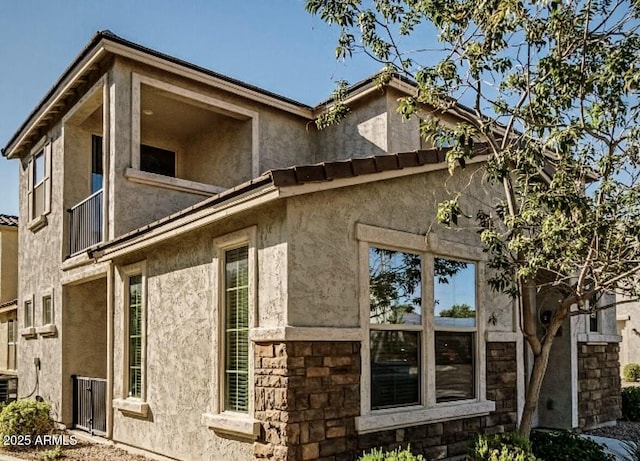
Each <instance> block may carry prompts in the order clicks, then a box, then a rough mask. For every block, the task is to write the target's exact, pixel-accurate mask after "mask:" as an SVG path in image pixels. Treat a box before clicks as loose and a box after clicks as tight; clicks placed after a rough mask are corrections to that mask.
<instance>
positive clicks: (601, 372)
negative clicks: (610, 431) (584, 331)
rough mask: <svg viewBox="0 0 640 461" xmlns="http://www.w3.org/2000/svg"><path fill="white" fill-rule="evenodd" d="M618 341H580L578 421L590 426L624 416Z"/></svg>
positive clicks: (608, 422) (587, 427) (582, 426)
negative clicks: (595, 342)
mask: <svg viewBox="0 0 640 461" xmlns="http://www.w3.org/2000/svg"><path fill="white" fill-rule="evenodd" d="M619 353H620V346H619V345H618V343H608V344H606V345H605V344H602V345H600V344H598V345H593V344H586V343H580V344H578V390H579V392H578V424H579V426H580V427H581V428H583V429H589V428H593V427H598V426H604V425H607V424H614V423H615V421H616V420H618V419H620V418H621V417H622V406H621V405H622V403H621V397H620V362H619Z"/></svg>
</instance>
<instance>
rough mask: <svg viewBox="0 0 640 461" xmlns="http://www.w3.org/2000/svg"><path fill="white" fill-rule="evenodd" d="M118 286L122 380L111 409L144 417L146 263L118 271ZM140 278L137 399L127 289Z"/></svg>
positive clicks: (145, 403) (128, 266)
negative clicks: (133, 385) (133, 391)
mask: <svg viewBox="0 0 640 461" xmlns="http://www.w3.org/2000/svg"><path fill="white" fill-rule="evenodd" d="M118 272H119V276H120V286H121V287H122V302H121V303H120V305H121V306H122V316H121V319H122V361H121V366H122V376H121V381H120V383H121V384H120V386H121V387H120V398H116V399H114V400H113V406H114V408H117V409H119V410H120V411H122V412H123V413H125V414H132V415H135V416H142V417H146V416H147V414H148V411H149V405H148V403H147V312H148V310H147V309H148V304H147V303H148V277H147V262H146V261H140V262H137V263H133V264H129V265H127V266H124V267H120V268H119V271H118ZM136 276H140V278H141V280H140V283H141V289H142V295H141V300H140V304H141V311H142V312H141V314H140V317H141V343H142V344H141V354H142V356H141V365H140V370H141V389H140V395H139V396H132V395H129V394H130V382H129V378H130V374H129V370H130V368H129V367H130V357H129V350H130V337H129V331H130V328H129V322H130V299H129V287H130V284H131V278H132V277H136Z"/></svg>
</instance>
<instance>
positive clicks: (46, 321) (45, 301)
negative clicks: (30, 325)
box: [42, 296, 53, 325]
mask: <svg viewBox="0 0 640 461" xmlns="http://www.w3.org/2000/svg"><path fill="white" fill-rule="evenodd" d="M51 299H52V298H51V296H45V297H44V298H42V324H43V325H50V324H52V323H53V305H52V301H51Z"/></svg>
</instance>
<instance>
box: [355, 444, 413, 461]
mask: <svg viewBox="0 0 640 461" xmlns="http://www.w3.org/2000/svg"><path fill="white" fill-rule="evenodd" d="M410 448H411V447H407V448H405V449H404V450H401V449H400V447H398V448H396V449H395V450H393V451H382V449H377V448H374V449H373V450H371V453H365V454H364V455H362V457H360V458H359V460H360V461H424V458H423V457H422V455H414V454H413V453H411V451H410Z"/></svg>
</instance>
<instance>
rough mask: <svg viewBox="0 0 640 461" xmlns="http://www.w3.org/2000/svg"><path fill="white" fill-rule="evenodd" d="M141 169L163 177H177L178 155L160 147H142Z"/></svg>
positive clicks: (142, 145)
mask: <svg viewBox="0 0 640 461" xmlns="http://www.w3.org/2000/svg"><path fill="white" fill-rule="evenodd" d="M140 169H141V170H142V171H146V172H148V173H156V174H161V175H163V176H171V177H172V178H174V177H175V176H176V153H175V152H173V151H171V150H167V149H160V148H159V147H153V146H148V145H146V144H141V145H140Z"/></svg>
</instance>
